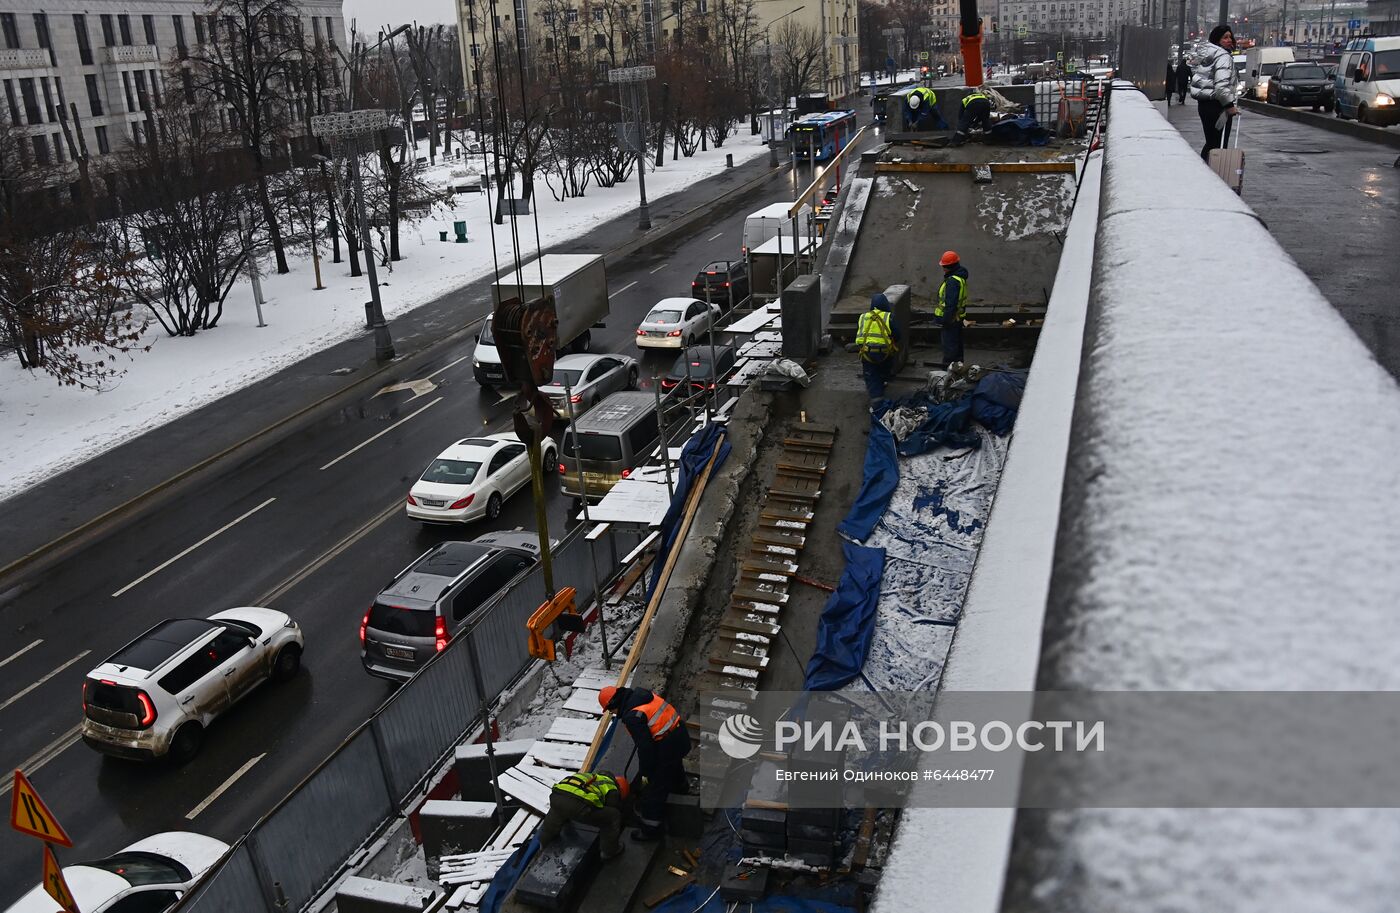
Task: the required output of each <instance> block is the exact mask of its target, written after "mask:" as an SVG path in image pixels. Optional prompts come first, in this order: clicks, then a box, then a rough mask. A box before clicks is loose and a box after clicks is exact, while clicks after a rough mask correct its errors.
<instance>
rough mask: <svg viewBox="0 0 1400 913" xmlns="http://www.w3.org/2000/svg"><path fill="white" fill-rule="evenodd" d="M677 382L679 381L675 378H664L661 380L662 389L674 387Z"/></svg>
mask: <svg viewBox="0 0 1400 913" xmlns="http://www.w3.org/2000/svg"><path fill="white" fill-rule="evenodd" d="M676 383H677V381H674V380H666V379H664V378H663V379H662V381H661V389H663V390H669V389H671V388H672V387H674V386H675V385H676Z"/></svg>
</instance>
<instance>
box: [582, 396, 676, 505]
mask: <svg viewBox="0 0 1400 913" xmlns="http://www.w3.org/2000/svg"><path fill="white" fill-rule="evenodd" d="M660 437H661V428H660V425H659V424H658V422H657V420H656V394H654V393H643V392H641V391H634V390H624V391H621V392H618V393H614V394H612V395H611V396H609V397H608V398H607V399H605V400H603V401H602V402H601V403H599V404H598V405H596V406H594V407H593V408H592V409H589V410H588V411H587V412H585V413H584V414H583V415H581V416H579V418H578V420H577V421H576V422H575V423H574V424H573V425H571V426H570V427H569V428H568V429H567V430H566V431H565V432H564V446H563V448H562V450H561V453H562V455H561V456H560V457H559V473H560V479H561V481H562V483H563V489H564V494H566V495H568V496H570V497H574V498H577V497H579V496H581V495H582V494H583V493H584V491H586V492H587V494H588V499H589V500H590V501H593V500H597V499H598V498H601V497H603V495H605V494H607V493H608V492H609V491H611V490H612V487H613V486H614V485H616V484H617V483H618V482H619V481H620V480H622V479H625V478H627V477H628V476H629V475H631V473H632V470H634V469H636V468H637V467H638V466H640V465H642V463H644V462H646V459H647V458H648V457H649V456H651V454H652V452H653V451H655V450H656V442H657V440H658V439H659V438H660ZM580 469H582V471H583V480H584V484H583V486H582V487H580V484H579V471H580Z"/></svg>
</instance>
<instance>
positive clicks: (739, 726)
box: [719, 713, 763, 761]
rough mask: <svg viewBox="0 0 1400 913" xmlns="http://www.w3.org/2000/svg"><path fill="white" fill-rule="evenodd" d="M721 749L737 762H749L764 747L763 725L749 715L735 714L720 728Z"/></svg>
mask: <svg viewBox="0 0 1400 913" xmlns="http://www.w3.org/2000/svg"><path fill="white" fill-rule="evenodd" d="M719 747H720V748H722V749H724V753H725V754H727V755H729V756H730V757H731V758H733V759H734V760H736V761H747V760H748V759H749V758H752V757H753V756H754V755H756V754H758V751H759V749H760V748H762V747H763V724H762V723H760V722H759V721H758V720H756V719H754V718H753V717H751V716H749V715H748V714H747V713H734V714H731V715H730V716H729V718H728V719H726V720H725V721H724V723H723V724H722V725H721V726H720V727H719Z"/></svg>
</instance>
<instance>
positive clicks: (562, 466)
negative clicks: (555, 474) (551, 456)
mask: <svg viewBox="0 0 1400 913" xmlns="http://www.w3.org/2000/svg"><path fill="white" fill-rule="evenodd" d="M568 471H569V470H567V469H565V468H564V464H563V463H560V464H559V472H560V473H565V472H568Z"/></svg>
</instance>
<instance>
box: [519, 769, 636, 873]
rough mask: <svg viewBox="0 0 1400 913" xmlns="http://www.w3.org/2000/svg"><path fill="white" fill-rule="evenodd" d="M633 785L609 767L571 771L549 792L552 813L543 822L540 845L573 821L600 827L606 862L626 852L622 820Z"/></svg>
mask: <svg viewBox="0 0 1400 913" xmlns="http://www.w3.org/2000/svg"><path fill="white" fill-rule="evenodd" d="M631 792H632V789H631V784H629V783H628V782H627V778H626V777H615V776H613V775H612V774H610V773H608V772H607V771H606V770H600V771H597V772H589V773H577V774H569V775H568V776H567V777H565V778H564V779H562V780H560V781H559V782H558V783H555V784H554V788H553V789H551V790H550V791H549V814H547V815H545V816H544V822H543V823H542V824H541V825H540V845H541V846H548V845H549V844H550V843H552V842H553V841H554V838H556V837H558V836H559V831H560V830H562V829H563V827H564V825H565V824H566V823H568V822H570V821H577V822H578V823H579V824H587V825H589V826H591V827H596V828H597V829H598V835H599V838H600V839H601V840H602V846H601V847H600V855H601V856H602V858H603V861H604V862H607V861H608V860H609V859H615V858H616V857H618V856H621V855H622V820H623V818H624V817H625V816H626V812H627V805H628V800H629V798H630V797H631Z"/></svg>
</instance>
